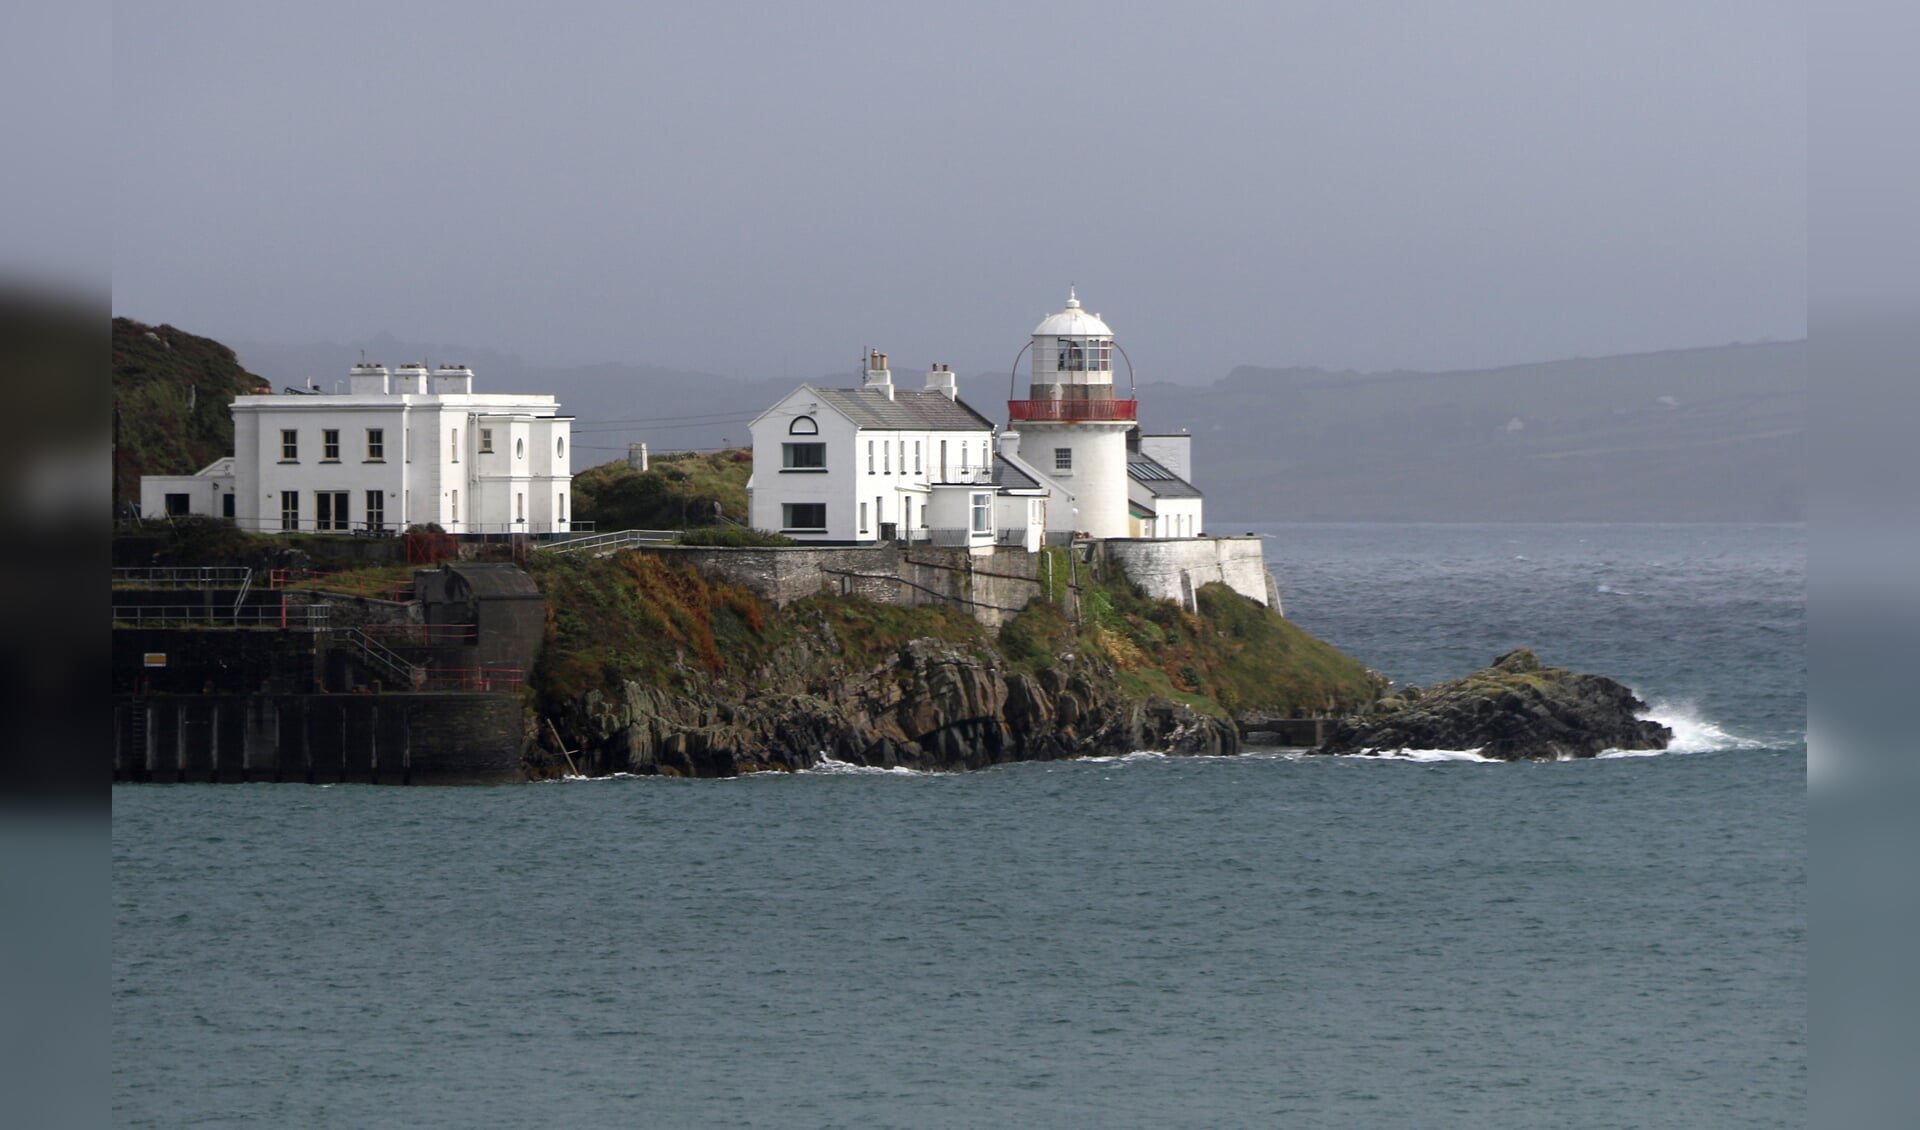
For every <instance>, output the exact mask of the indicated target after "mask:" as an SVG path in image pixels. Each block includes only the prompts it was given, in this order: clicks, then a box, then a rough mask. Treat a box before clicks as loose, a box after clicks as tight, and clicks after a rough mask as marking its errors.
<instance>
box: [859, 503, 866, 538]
mask: <svg viewBox="0 0 1920 1130" xmlns="http://www.w3.org/2000/svg"><path fill="white" fill-rule="evenodd" d="M860 532H861V533H863V534H864V533H866V532H867V504H866V503H864V502H863V503H861V504H860Z"/></svg>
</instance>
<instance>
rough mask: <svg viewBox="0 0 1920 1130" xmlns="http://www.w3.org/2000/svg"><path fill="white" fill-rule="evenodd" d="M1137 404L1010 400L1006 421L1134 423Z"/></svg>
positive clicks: (1116, 401) (1105, 401)
mask: <svg viewBox="0 0 1920 1130" xmlns="http://www.w3.org/2000/svg"><path fill="white" fill-rule="evenodd" d="M1139 413H1140V402H1139V401H1138V400H1009V401H1007V419H1008V420H1009V421H1012V420H1041V421H1054V422H1061V423H1075V422H1078V421H1081V420H1131V419H1134V418H1135V417H1136V416H1138V415H1139Z"/></svg>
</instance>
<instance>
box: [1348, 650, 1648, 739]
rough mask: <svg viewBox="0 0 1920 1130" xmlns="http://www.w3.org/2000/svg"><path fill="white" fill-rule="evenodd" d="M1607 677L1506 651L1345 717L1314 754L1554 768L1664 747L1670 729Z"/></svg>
mask: <svg viewBox="0 0 1920 1130" xmlns="http://www.w3.org/2000/svg"><path fill="white" fill-rule="evenodd" d="M1646 708H1647V704H1646V703H1644V702H1642V701H1640V700H1639V699H1638V698H1635V697H1634V694H1633V692H1632V691H1630V690H1628V689H1627V688H1626V687H1624V686H1622V685H1620V684H1619V683H1616V682H1614V681H1613V680H1612V679H1609V678H1606V677H1605V676H1602V675H1584V674H1580V673H1578V672H1574V671H1569V670H1567V669H1565V668H1563V667H1543V666H1541V664H1540V660H1539V659H1538V658H1537V657H1536V656H1535V655H1534V653H1533V651H1532V649H1530V648H1520V649H1519V650H1517V651H1510V652H1508V653H1507V654H1505V655H1502V656H1500V657H1499V658H1497V659H1495V660H1494V661H1493V665H1492V666H1490V667H1486V668H1484V669H1482V670H1479V671H1475V672H1474V673H1473V674H1471V675H1468V676H1467V677H1466V678H1464V679H1455V680H1453V681H1451V682H1445V683H1436V684H1434V685H1433V686H1431V687H1427V688H1425V689H1422V688H1420V687H1408V688H1406V689H1405V690H1402V691H1400V692H1398V693H1397V694H1393V695H1389V696H1388V697H1386V698H1383V699H1381V700H1379V701H1378V702H1376V703H1374V704H1373V705H1371V706H1369V707H1367V708H1366V709H1365V710H1363V711H1361V712H1360V713H1358V714H1355V715H1352V716H1349V717H1347V718H1344V719H1341V720H1340V722H1339V723H1338V724H1337V725H1335V726H1334V728H1333V732H1332V733H1331V734H1330V735H1329V736H1328V738H1327V741H1326V744H1324V745H1322V746H1321V747H1320V748H1319V749H1317V750H1315V751H1314V752H1316V753H1334V754H1353V753H1368V752H1372V753H1390V752H1394V751H1397V750H1403V749H1459V750H1469V749H1477V750H1479V751H1480V752H1481V754H1482V755H1483V756H1485V757H1490V758H1493V759H1496V760H1500V761H1523V760H1536V761H1558V760H1565V759H1568V758H1577V757H1593V756H1594V755H1596V754H1598V753H1600V752H1601V751H1603V750H1609V749H1631V750H1647V749H1665V748H1667V743H1668V742H1670V741H1672V740H1673V731H1672V730H1670V729H1668V728H1667V727H1665V726H1662V725H1661V724H1660V723H1658V722H1650V721H1646V720H1643V719H1642V718H1641V717H1640V714H1641V712H1642V711H1644V710H1646Z"/></svg>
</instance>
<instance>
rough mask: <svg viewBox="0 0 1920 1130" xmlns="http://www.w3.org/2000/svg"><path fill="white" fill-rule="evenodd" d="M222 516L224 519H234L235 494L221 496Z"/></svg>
mask: <svg viewBox="0 0 1920 1130" xmlns="http://www.w3.org/2000/svg"><path fill="white" fill-rule="evenodd" d="M220 516H221V517H222V518H231V517H233V494H232V493H231V492H229V493H227V494H223V495H221V496H220Z"/></svg>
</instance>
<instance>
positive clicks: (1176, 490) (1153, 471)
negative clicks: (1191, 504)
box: [1127, 451, 1205, 498]
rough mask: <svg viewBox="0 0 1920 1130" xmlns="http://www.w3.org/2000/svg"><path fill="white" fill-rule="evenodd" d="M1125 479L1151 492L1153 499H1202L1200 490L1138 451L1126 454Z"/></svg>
mask: <svg viewBox="0 0 1920 1130" xmlns="http://www.w3.org/2000/svg"><path fill="white" fill-rule="evenodd" d="M1127 477H1128V478H1129V479H1132V480H1133V481H1134V482H1136V483H1139V484H1140V485H1141V486H1143V487H1146V488H1147V489H1148V490H1150V491H1152V492H1153V496H1154V497H1155V498H1203V497H1205V496H1204V495H1202V494H1201V493H1200V488H1199V487H1196V486H1194V485H1193V484H1192V483H1190V482H1188V481H1187V480H1185V479H1183V478H1181V477H1180V476H1178V475H1176V474H1174V473H1173V472H1172V471H1169V470H1167V469H1166V467H1165V466H1163V465H1161V463H1160V461H1159V460H1157V459H1155V458H1153V457H1152V456H1150V455H1142V454H1141V453H1139V452H1138V451H1129V452H1127Z"/></svg>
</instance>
